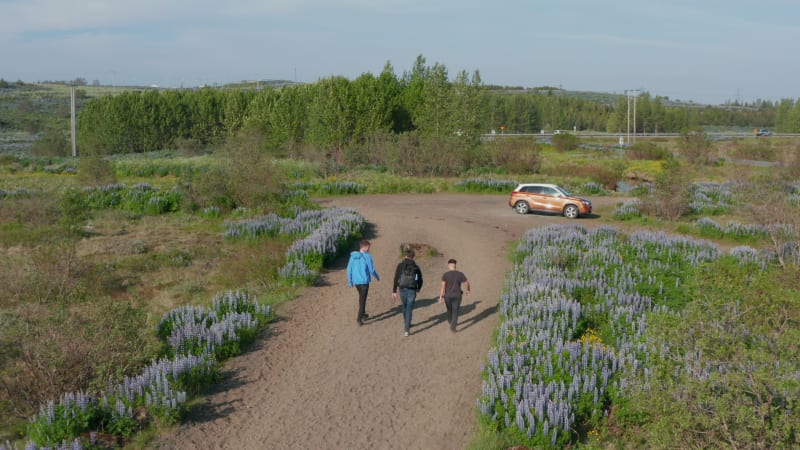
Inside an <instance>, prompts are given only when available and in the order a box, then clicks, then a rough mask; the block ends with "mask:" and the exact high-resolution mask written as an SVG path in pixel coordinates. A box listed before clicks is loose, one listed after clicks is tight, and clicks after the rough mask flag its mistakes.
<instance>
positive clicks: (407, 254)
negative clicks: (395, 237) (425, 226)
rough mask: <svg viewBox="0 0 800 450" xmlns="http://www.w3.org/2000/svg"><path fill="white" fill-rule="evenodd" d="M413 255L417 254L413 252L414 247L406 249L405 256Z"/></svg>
mask: <svg viewBox="0 0 800 450" xmlns="http://www.w3.org/2000/svg"><path fill="white" fill-rule="evenodd" d="M415 256H417V254H416V253H414V249H411V248H409V249H408V250H406V258H413V257H415Z"/></svg>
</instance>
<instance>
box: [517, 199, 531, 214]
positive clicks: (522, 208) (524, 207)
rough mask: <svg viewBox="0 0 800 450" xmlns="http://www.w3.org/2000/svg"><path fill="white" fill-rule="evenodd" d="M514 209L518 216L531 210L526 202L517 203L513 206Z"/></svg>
mask: <svg viewBox="0 0 800 450" xmlns="http://www.w3.org/2000/svg"><path fill="white" fill-rule="evenodd" d="M514 209H516V210H517V213H518V214H528V211H530V210H531V208H530V207H529V206H528V204H527V203H526V202H523V201H519V202H517V203H515V204H514Z"/></svg>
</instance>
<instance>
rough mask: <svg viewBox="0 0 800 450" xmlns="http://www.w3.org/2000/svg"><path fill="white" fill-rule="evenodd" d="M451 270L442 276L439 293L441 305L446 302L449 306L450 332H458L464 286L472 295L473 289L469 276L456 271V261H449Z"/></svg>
mask: <svg viewBox="0 0 800 450" xmlns="http://www.w3.org/2000/svg"><path fill="white" fill-rule="evenodd" d="M447 267H448V268H449V269H450V270H448V271H447V272H445V273H444V275H442V289H441V291H440V292H439V303H442V302H444V304H445V306H447V320H448V321H449V322H450V331H452V332H453V333H455V332H456V324H458V309H459V308H460V307H461V295H462V294H463V292H464V291H463V290H462V285H463V287H464V289H465V290H466V291H467V295H470V293H471V288H470V285H469V281H467V276H466V275H464V274H463V273H462V272H459V271H458V270H456V260H455V259H450V260H449V261H447Z"/></svg>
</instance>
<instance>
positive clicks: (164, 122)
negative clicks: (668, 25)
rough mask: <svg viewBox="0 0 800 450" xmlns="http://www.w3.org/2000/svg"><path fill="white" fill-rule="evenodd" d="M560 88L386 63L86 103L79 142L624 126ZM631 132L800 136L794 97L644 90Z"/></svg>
mask: <svg viewBox="0 0 800 450" xmlns="http://www.w3.org/2000/svg"><path fill="white" fill-rule="evenodd" d="M611 98H612V99H613V100H611V101H609V100H605V101H602V100H600V101H598V100H596V99H592V98H588V97H581V96H576V95H567V94H565V93H564V92H562V91H561V90H560V89H556V88H552V89H544V90H543V89H535V90H513V89H498V88H493V87H487V86H484V85H483V83H482V81H481V78H480V74H479V72H478V71H475V72H473V73H471V74H470V73H467V72H466V71H463V70H462V71H460V72H458V73H457V74H456V76H455V77H453V78H452V79H451V78H450V76H449V74H448V70H447V68H446V67H445V66H444V65H441V64H439V63H435V64H433V65H428V64H427V63H426V60H425V58H424V57H423V56H421V55H420V56H418V57H417V59H416V61H415V63H414V65H413V67H412V68H411V70H410V71H406V72H404V73H403V74H402V75H401V76H398V75H396V74H395V72H394V68H393V67H392V65H391V64H390V63H387V64H386V65H385V66H384V68H383V70H382V72H381V73H380V74H378V75H377V76H376V75H373V74H370V73H365V74H363V75H361V76H359V77H358V78H356V79H354V80H350V79H347V78H344V77H339V76H331V77H328V78H323V79H320V80H319V81H317V82H315V83H309V84H300V85H291V86H283V87H279V88H275V87H269V86H267V87H265V88H264V89H262V90H260V91H253V90H234V89H219V88H203V89H197V90H163V91H159V90H145V91H141V92H135V91H130V92H125V93H122V94H118V95H113V96H105V97H101V98H98V99H94V100H91V101H89V102H87V104H86V105H85V106H84V107H83V108H82V110H81V112H80V116H79V146H80V147H81V148H82V149H83V150H84V152H86V151H89V152H91V153H94V154H110V153H130V152H148V151H154V150H161V149H165V148H173V147H174V146H175V144H176V142H179V141H185V140H189V141H193V142H196V143H199V144H200V145H203V146H208V145H211V144H214V143H218V142H220V141H221V140H223V139H225V138H227V137H228V136H232V135H234V134H236V133H238V132H240V131H247V132H251V133H259V134H260V135H261V136H263V144H262V145H263V147H264V150H267V151H269V152H273V153H274V154H276V155H278V156H300V155H304V154H305V155H304V156H308V153H316V154H317V155H318V156H319V157H322V158H326V159H331V160H334V161H337V162H340V163H346V162H356V163H369V161H367V160H366V159H369V158H366V157H367V156H369V155H368V153H369V152H367V154H365V151H364V148H365V147H366V148H367V149H369V148H371V146H372V144H370V143H374V142H386V141H387V140H390V141H393V142H394V144H395V145H399V146H403V145H404V144H403V143H402V142H400V141H404V142H405V141H408V142H415V140H419V139H423V140H432V139H434V140H439V141H440V142H449V143H450V144H448V145H449V146H456V147H462V148H470V147H473V146H475V145H476V144H477V143H478V142H479V137H480V136H481V135H483V134H486V133H489V132H491V131H492V130H495V131H497V132H500V131H501V130H502V131H504V132H508V133H539V132H540V130H547V131H550V130H553V129H568V130H572V129H577V130H604V131H608V132H615V133H617V132H624V131H626V129H627V123H628V122H627V119H628V104H627V99H626V97H624V96H616V97H611ZM636 109H637V110H636V130H637V131H638V132H647V133H659V132H680V131H683V130H686V129H689V128H692V127H699V126H714V125H718V126H740V127H751V126H752V127H773V126H774V128H775V130H776V131H784V132H800V103H798V102H794V101H791V100H785V101H782V102H780V103H779V104H777V105H773V104H771V103H769V102H763V103H759V104H758V105H754V106H746V107H745V106H733V105H728V106H726V107H719V106H716V107H712V106H707V107H697V106H686V105H675V104H672V103H671V102H669V100H668V99H665V98H662V97H654V98H651V96H650V95H649V94H648V93H645V94H642V95H640V96H639V97H638V98H637V104H636Z"/></svg>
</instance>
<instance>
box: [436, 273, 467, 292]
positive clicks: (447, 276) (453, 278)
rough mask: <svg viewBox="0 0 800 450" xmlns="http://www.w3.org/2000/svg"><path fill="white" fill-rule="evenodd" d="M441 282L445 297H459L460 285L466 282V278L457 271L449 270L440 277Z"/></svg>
mask: <svg viewBox="0 0 800 450" xmlns="http://www.w3.org/2000/svg"><path fill="white" fill-rule="evenodd" d="M442 281H444V296H445V297H461V294H462V292H461V283H463V282H465V281H467V276H466V275H464V274H463V273H462V272H459V271H458V270H450V271H447V272H445V273H444V275H442Z"/></svg>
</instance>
